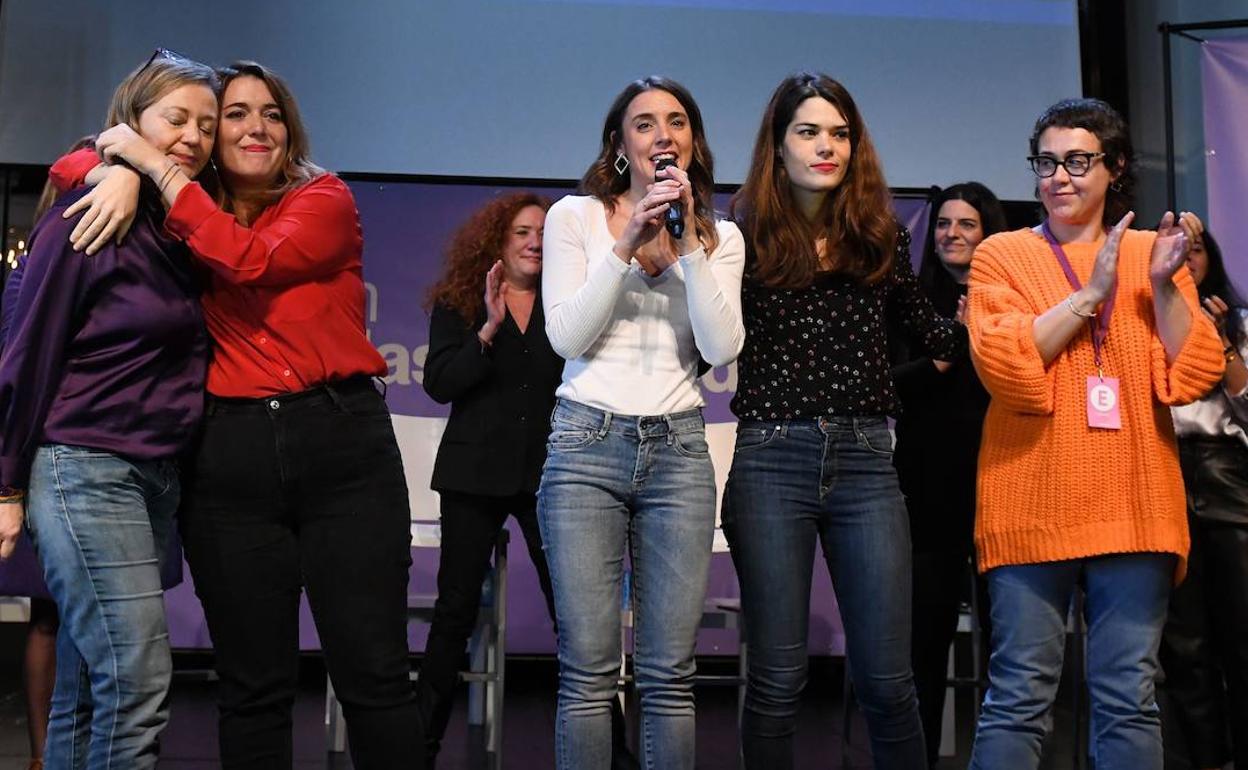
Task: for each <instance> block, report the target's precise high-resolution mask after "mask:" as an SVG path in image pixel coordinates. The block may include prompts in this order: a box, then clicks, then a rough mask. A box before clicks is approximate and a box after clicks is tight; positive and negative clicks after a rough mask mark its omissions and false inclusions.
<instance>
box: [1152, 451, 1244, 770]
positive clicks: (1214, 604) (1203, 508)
mask: <svg viewBox="0 0 1248 770" xmlns="http://www.w3.org/2000/svg"><path fill="white" fill-rule="evenodd" d="M1179 459H1180V460H1181V461H1182V466H1183V481H1184V484H1185V486H1186V488H1187V499H1188V519H1187V521H1188V525H1189V527H1190V529H1191V533H1192V548H1191V551H1190V553H1189V555H1188V561H1187V579H1186V580H1185V581H1183V583H1182V584H1181V585H1179V586H1178V587H1176V588H1175V589H1174V592H1173V593H1172V594H1171V595H1170V614H1169V617H1168V618H1167V619H1166V629H1165V633H1164V634H1163V635H1162V640H1161V667H1162V669H1163V670H1164V671H1165V672H1166V685H1165V686H1166V690H1167V691H1168V692H1169V695H1170V701H1171V705H1172V708H1171V709H1169V710H1168V712H1166V713H1163V716H1164V717H1165V718H1166V719H1169V720H1172V721H1173V722H1175V723H1177V724H1178V726H1179V727H1180V729H1181V730H1182V732H1183V735H1184V737H1185V738H1186V739H1187V748H1188V758H1189V760H1190V761H1191V763H1192V766H1193V767H1221V766H1222V765H1224V764H1226V762H1227V761H1228V760H1231V759H1233V760H1234V762H1235V766H1236V767H1248V633H1246V632H1245V631H1244V629H1246V628H1248V451H1245V449H1244V446H1243V445H1242V444H1240V443H1238V442H1237V441H1235V440H1232V439H1225V440H1217V439H1203V440H1202V439H1192V438H1183V439H1180V440H1179Z"/></svg>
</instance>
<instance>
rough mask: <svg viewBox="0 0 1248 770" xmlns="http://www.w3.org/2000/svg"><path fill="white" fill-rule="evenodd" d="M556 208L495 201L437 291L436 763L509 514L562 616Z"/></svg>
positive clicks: (471, 226)
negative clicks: (554, 436) (551, 337)
mask: <svg viewBox="0 0 1248 770" xmlns="http://www.w3.org/2000/svg"><path fill="white" fill-rule="evenodd" d="M549 206H550V204H549V202H548V201H546V199H544V198H541V197H539V196H537V195H535V194H533V193H527V192H526V193H514V194H511V195H506V196H502V197H499V198H496V199H494V200H492V201H490V202H489V203H487V204H486V205H485V206H484V207H483V208H481V209H479V210H478V211H477V212H476V213H475V214H473V215H472V216H471V217H470V218H469V219H468V221H467V222H466V223H464V225H463V226H462V227H460V228H459V230H458V231H456V233H455V235H454V236H453V237H452V238H451V243H450V246H449V247H448V249H447V255H446V272H445V274H444V275H443V276H442V279H441V280H440V281H438V283H437V284H435V285H434V286H433V288H432V289H431V290H430V292H429V300H428V304H429V306H430V307H431V309H432V316H431V318H430V321H429V355H428V357H427V358H426V359H425V391H426V392H427V393H428V394H429V396H430V397H431V398H433V400H434V401H437V402H438V403H442V404H445V403H448V402H449V403H450V404H451V416H450V420H449V421H448V422H447V425H446V432H445V433H443V434H442V443H441V445H440V446H439V447H438V457H437V460H436V461H435V462H434V466H433V482H432V486H433V488H434V489H435V490H437V491H438V493H439V494H440V495H441V500H442V555H441V562H440V564H439V565H438V601H437V604H436V605H435V606H434V611H433V626H432V628H431V629H430V631H429V641H428V642H427V643H426V645H425V660H424V665H423V666H422V668H421V672H420V681H419V684H418V685H417V693H418V697H419V700H420V703H421V709H422V713H423V714H424V717H425V726H426V736H425V739H426V743H427V746H428V754H427V757H428V762H429V767H432V766H433V764H432V763H433V760H434V758H435V757H436V756H437V753H438V748H439V746H440V744H441V741H442V736H443V734H444V733H445V732H446V725H447V722H448V720H449V719H450V715H451V706H452V703H453V698H454V694H455V685H456V683H457V677H458V671H459V663H460V659H461V658H462V657H463V654H464V647H465V646H466V644H467V642H468V637H469V636H470V635H471V633H472V628H473V625H474V624H475V622H476V619H477V605H478V604H479V602H480V600H481V583H482V580H483V579H484V577H485V573H486V570H487V569H488V568H489V559H490V551H491V550H492V549H493V547H494V541H495V539H496V538H497V537H498V531H499V529H500V528H502V526H503V524H504V523H505V522H506V521H507V517H508V516H515V517H516V520H517V521H518V522H519V523H520V529H521V531H522V532H523V533H524V539H525V542H526V543H527V544H528V548H529V555H530V557H531V558H532V559H533V566H535V567H536V568H537V577H538V580H539V582H540V583H541V586H542V593H543V594H545V596H546V603H547V608H548V609H550V614H551V617H552V618H553V617H554V608H553V606H552V605H551V599H550V596H551V593H550V572H549V571H548V570H547V569H546V558H545V557H544V556H543V555H542V540H541V535H540V534H539V533H538V527H537V498H536V496H535V495H536V492H537V482H538V480H539V479H540V478H541V474H542V463H543V462H544V461H545V459H546V435H547V434H548V433H549V431H550V426H549V423H548V418H549V417H550V413H551V410H553V409H554V406H555V386H557V385H558V384H559V378H560V376H561V375H562V373H563V359H562V358H560V357H559V356H557V355H556V354H555V352H554V351H553V350H551V348H550V342H549V341H548V340H547V339H546V330H545V328H544V327H545V321H544V317H543V315H542V303H541V302H540V301H539V297H538V293H539V292H538V287H539V283H540V281H541V275H542V224H543V222H544V221H545V219H546V209H547V208H548V207H549Z"/></svg>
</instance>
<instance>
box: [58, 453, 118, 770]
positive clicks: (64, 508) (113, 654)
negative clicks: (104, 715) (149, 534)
mask: <svg viewBox="0 0 1248 770" xmlns="http://www.w3.org/2000/svg"><path fill="white" fill-rule="evenodd" d="M51 455H52V475H53V477H54V478H55V479H56V491H57V499H58V501H59V502H60V509H61V513H62V514H63V516H64V520H65V530H66V531H67V532H68V533H69V536H70V538H71V539H72V540H73V541H74V546H75V547H76V549H77V551H78V557H79V563H80V564H81V565H82V570H83V572H84V573H86V575H87V582H88V583H89V584H90V586H91V594H92V596H93V598H94V600H95V606H96V607H102V606H103V603H102V602H101V601H100V595H99V592H98V590H97V589H96V587H95V581H94V580H92V579H91V569H90V567H88V566H87V563H86V559H84V558H83V557H82V554H83V550H82V541H80V540H79V539H78V533H77V532H76V531H75V530H74V525H73V523H72V521H71V520H70V517H69V506H68V504H66V501H65V492H64V485H63V484H62V483H61V466H60V457H59V453H58V452H57V451H56V450H55V449H53V450H52V452H51ZM100 622H101V623H103V624H104V638H105V639H106V640H107V641H108V653H109V661H110V662H111V663H112V677H113V684H114V686H116V685H117V682H118V678H117V651H116V650H115V649H114V648H113V636H112V634H111V633H109V631H108V618H107V617H105V615H104V613H103V611H101V612H100ZM82 665H84V666H87V661H86V659H85V658H83V660H82ZM87 667H88V671H89V670H90V666H87ZM81 686H82V684H81V682H79V687H81ZM93 689H94V688H93ZM94 700H95V698H94V692H92V704H91V716H92V719H91V722H92V726H93V727H94V723H95V705H96V704H95V703H94ZM119 706H120V704H115V705H114V708H113V723H112V724H111V725H109V728H108V744H107V750H106V752H105V756H107V757H108V758H109V764H110V765H111V764H112V756H113V741H114V740H115V739H116V737H117V710H118V707H119ZM77 726H78V711H77V709H75V710H74V728H75V733H76V732H77ZM87 745H88V747H89V746H90V741H88V743H87ZM74 746H75V750H77V742H76V741H75V744H74ZM90 754H91V752H90V748H88V750H87V756H88V758H89V757H90Z"/></svg>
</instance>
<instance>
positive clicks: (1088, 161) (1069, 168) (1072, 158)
mask: <svg viewBox="0 0 1248 770" xmlns="http://www.w3.org/2000/svg"><path fill="white" fill-rule="evenodd" d="M1103 157H1105V153H1103V152H1072V153H1070V154H1069V155H1067V156H1066V157H1065V158H1064V159H1062V160H1058V159H1057V158H1055V157H1053V156H1052V155H1028V156H1027V162H1028V163H1030V164H1031V171H1032V173H1034V174H1035V175H1036V176H1038V177H1040V178H1041V179H1048V178H1049V177H1051V176H1053V175H1054V174H1056V173H1057V167H1058V166H1061V167H1062V168H1064V169H1066V173H1067V174H1070V175H1071V176H1083V175H1084V174H1087V173H1088V171H1089V170H1090V169H1091V168H1092V164H1093V163H1094V162H1095V161H1096V159H1097V158H1103Z"/></svg>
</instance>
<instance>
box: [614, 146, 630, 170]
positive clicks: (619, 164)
mask: <svg viewBox="0 0 1248 770" xmlns="http://www.w3.org/2000/svg"><path fill="white" fill-rule="evenodd" d="M614 165H615V173H617V174H619V175H620V176H624V172H626V171H628V158H626V157H624V151H623V150H616V151H615V164H614Z"/></svg>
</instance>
